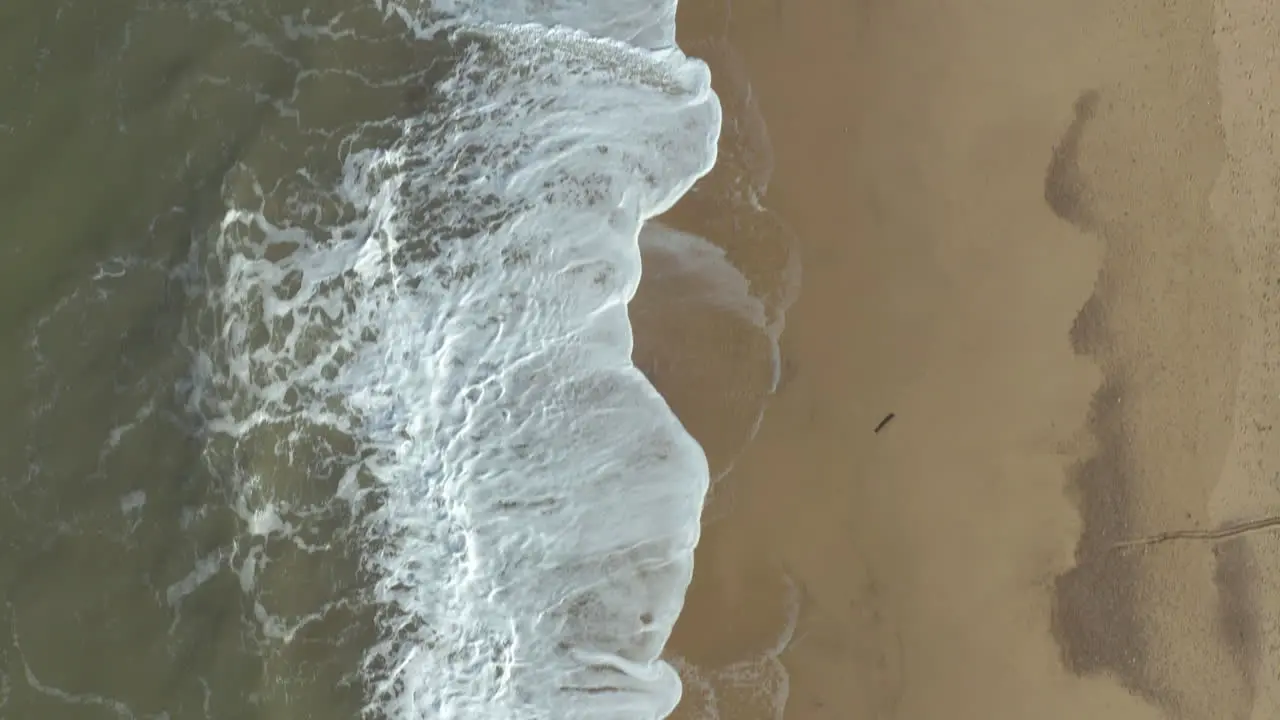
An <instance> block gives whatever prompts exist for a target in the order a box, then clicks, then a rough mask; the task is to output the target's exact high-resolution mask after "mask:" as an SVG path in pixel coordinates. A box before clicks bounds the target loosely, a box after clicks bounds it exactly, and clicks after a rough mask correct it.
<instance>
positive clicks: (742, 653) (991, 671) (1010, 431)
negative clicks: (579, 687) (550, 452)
mask: <svg viewBox="0 0 1280 720" xmlns="http://www.w3.org/2000/svg"><path fill="white" fill-rule="evenodd" d="M729 10H731V13H732V15H731V18H730V20H729V22H728V39H729V42H730V43H731V44H732V46H733V47H734V48H736V49H737V51H738V52H739V53H740V54H741V56H742V59H743V62H744V65H745V67H746V70H747V71H748V73H749V77H750V79H751V82H752V86H753V88H754V92H755V93H756V99H757V100H758V103H759V105H760V108H761V109H762V112H763V115H764V117H765V120H766V122H767V125H768V129H769V133H770V136H771V138H772V144H773V150H774V154H775V157H776V163H777V165H776V171H775V173H774V174H773V178H772V184H771V186H770V188H769V191H768V193H767V195H766V197H765V200H764V204H765V205H766V206H767V207H769V208H770V209H771V210H773V211H775V212H776V213H777V214H778V215H779V216H780V217H782V218H784V219H785V220H786V221H787V223H789V225H790V227H791V228H792V229H793V230H794V233H795V235H796V237H797V238H798V243H799V247H800V252H801V255H802V259H803V264H804V282H803V288H802V292H801V294H800V297H799V300H798V302H797V303H796V304H795V305H794V307H792V308H791V311H790V312H789V313H788V316H787V324H786V332H785V334H784V335H783V339H782V344H783V356H784V359H785V364H786V370H785V372H784V373H783V377H784V382H783V385H782V387H781V388H780V389H779V392H778V393H777V395H776V396H775V397H774V398H773V400H772V402H771V404H770V406H769V409H768V411H767V413H766V416H765V420H764V423H763V426H762V428H761V431H760V433H759V435H758V436H757V437H756V438H755V440H754V441H753V442H752V443H751V444H750V445H749V446H748V449H747V451H746V453H745V455H744V456H743V457H741V458H740V459H739V460H738V462H737V464H736V466H735V468H734V470H733V471H732V472H731V473H730V474H729V475H728V476H727V477H726V478H725V479H724V480H722V481H721V482H720V483H719V484H718V485H717V486H716V488H715V492H714V495H713V498H712V503H711V505H710V507H709V509H708V513H707V523H706V531H705V537H704V540H703V543H702V545H701V547H700V550H699V558H698V560H699V564H698V567H697V571H696V575H695V580H694V585H693V588H692V589H691V592H690V596H689V600H688V604H687V608H686V611H685V614H684V615H683V616H682V621H681V624H680V626H679V627H678V629H677V633H676V636H675V638H674V640H673V642H672V645H671V653H672V655H673V656H676V657H680V658H684V659H685V661H686V662H687V664H688V665H689V666H690V667H691V668H692V670H693V674H696V676H697V678H700V680H699V681H696V682H691V683H690V685H689V688H688V691H687V697H686V703H685V705H684V707H683V708H682V711H681V713H680V715H679V716H680V717H687V718H696V717H700V716H702V715H703V714H705V712H706V708H707V707H708V705H709V703H710V700H709V698H710V697H711V695H712V694H714V695H715V697H716V700H717V702H718V705H719V711H720V716H721V717H723V718H726V720H728V719H732V720H754V719H755V718H775V717H785V718H787V720H823V719H826V718H831V719H832V720H836V719H839V720H864V719H865V720H933V719H935V718H938V719H944V718H945V719H948V720H956V719H958V720H969V719H972V720H979V719H981V720H1006V719H1007V720H1023V719H1025V718H1046V719H1050V720H1052V719H1055V718H1061V719H1062V720H1068V719H1070V720H1076V719H1078V718H1091V719H1093V718H1096V719H1097V720H1144V719H1150V720H1157V719H1162V720H1163V719H1167V720H1200V719H1204V720H1236V719H1240V720H1246V719H1247V720H1267V719H1269V718H1274V717H1276V716H1277V714H1278V713H1280V707H1277V703H1278V702H1280V701H1278V700H1277V699H1276V698H1277V697H1280V693H1277V687H1276V686H1277V685H1278V684H1280V680H1277V678H1280V672H1278V671H1280V658H1278V657H1277V653H1280V650H1276V649H1275V648H1280V642H1277V640H1280V623H1277V619H1278V618H1277V613H1278V612H1280V610H1278V608H1280V597H1277V593H1280V528H1277V526H1276V524H1275V523H1272V522H1271V518H1274V517H1276V516H1277V515H1280V447H1277V445H1278V444H1280V440H1277V434H1276V429H1275V428H1277V427H1280V422H1278V421H1280V393H1278V391H1277V388H1280V382H1278V380H1280V378H1277V376H1276V373H1277V370H1280V359H1277V358H1280V352H1277V350H1278V349H1277V347H1276V343H1277V339H1278V338H1280V227H1277V224H1278V221H1277V217H1276V205H1277V201H1278V200H1280V197H1278V191H1277V190H1276V188H1277V186H1278V185H1277V174H1278V173H1280V162H1278V160H1280V158H1278V157H1277V155H1278V149H1277V147H1276V145H1275V141H1274V139H1273V138H1274V135H1275V132H1276V130H1277V129H1280V117H1277V114H1276V111H1275V109H1276V107H1277V101H1280V67H1277V65H1278V64H1280V59H1277V58H1276V57H1275V55H1274V53H1272V51H1271V48H1272V47H1273V44H1274V43H1273V42H1272V41H1270V40H1268V38H1274V37H1275V36H1276V33H1277V31H1280V27H1277V24H1278V23H1277V19H1276V14H1275V11H1274V10H1272V9H1271V6H1269V5H1268V4H1266V3H1263V2H1260V1H1259V0H1220V1H1219V2H1217V3H1213V2H1205V1H1195V2H1188V1H1186V0H1177V1H1175V2H1167V3H1160V2H1134V1H1132V0H1129V1H1124V2H1118V3H1117V2H1100V1H1094V0H1090V1H1088V2H1084V3H1081V2H1074V1H1073V2H1068V1H1066V0H1036V1H1034V2H1026V1H1025V0H980V1H979V2H972V1H968V0H966V1H965V2H960V1H959V0H946V1H944V2H922V1H921V0H903V1H902V2H896V3H883V2H872V1H867V0H856V1H855V2H847V1H843V0H814V2H810V3H788V4H779V3H774V2H750V3H748V2H739V3H734V4H733V5H732V7H731V8H730V7H729V6H728V5H721V4H717V3H708V4H706V5H701V6H694V5H693V4H692V3H686V4H685V6H684V7H683V8H682V13H683V16H682V22H683V25H682V27H681V30H682V32H683V33H684V35H685V38H686V39H685V41H684V42H685V44H686V46H691V44H692V42H691V41H694V40H696V39H698V38H701V37H708V36H716V35H719V34H721V33H722V32H724V27H725V19H726V12H727V11H729ZM715 69H716V67H715V65H714V64H713V70H715ZM723 75H724V73H723V72H722V73H721V76H722V77H723ZM685 212H686V213H691V214H693V215H696V214H697V212H698V210H697V208H696V207H694V208H692V209H686V211H685ZM679 215H680V213H679V212H677V213H676V216H677V217H678V216H679ZM748 274H750V273H749V272H748ZM711 356H713V354H712V353H708V357H711ZM716 357H719V358H721V360H719V361H720V362H725V363H732V353H723V352H722V353H720V355H718V356H716ZM681 392H683V393H685V394H682V395H681V396H680V397H678V398H673V404H674V405H676V406H677V408H679V407H680V406H681V405H684V406H697V405H698V403H699V400H698V397H697V391H696V389H693V390H690V389H688V388H685V389H683V390H682V391H681ZM710 402H712V401H711V400H704V401H703V404H704V405H705V404H707V403H710ZM890 413H892V414H893V415H894V418H893V420H892V421H891V422H889V423H888V424H887V425H884V426H883V427H882V428H881V430H880V431H879V432H875V428H876V427H877V426H878V425H879V424H880V423H881V422H882V421H883V419H884V418H885V417H886V416H888V415H889V414H890ZM691 426H692V424H691ZM692 429H694V431H695V434H697V428H696V427H693V428H692ZM789 584H790V585H791V586H792V587H794V590H795V596H796V597H797V598H798V605H799V616H798V622H797V624H796V627H795V631H794V636H793V637H792V638H791V641H790V643H789V644H788V645H787V646H786V648H785V650H783V651H782V652H781V653H780V655H779V659H780V660H781V664H782V666H783V667H785V671H786V676H789V693H788V698H787V701H786V706H785V712H783V713H781V714H778V713H775V711H774V709H773V708H771V707H769V705H770V702H769V698H768V697H767V695H768V692H767V691H768V690H769V688H768V687H766V686H767V685H768V684H769V683H770V682H775V681H777V680H778V679H780V678H782V677H783V675H782V672H781V668H779V667H777V666H776V663H774V662H773V661H772V660H771V659H770V655H771V654H772V652H771V651H772V650H773V649H775V648H774V646H775V645H776V644H777V642H778V638H779V634H780V632H782V631H783V630H784V626H785V624H786V620H787V597H788V585H789ZM693 674H691V677H693V676H694V675H693ZM762 688H763V690H762Z"/></svg>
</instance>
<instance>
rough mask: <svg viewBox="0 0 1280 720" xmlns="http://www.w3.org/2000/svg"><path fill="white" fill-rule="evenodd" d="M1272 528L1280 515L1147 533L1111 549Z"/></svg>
mask: <svg viewBox="0 0 1280 720" xmlns="http://www.w3.org/2000/svg"><path fill="white" fill-rule="evenodd" d="M1273 530H1280V516H1276V515H1272V516H1268V517H1263V518H1258V519H1256V520H1249V521H1246V522H1241V523H1235V524H1232V525H1227V526H1226V527H1222V528H1218V529H1217V530H1169V531H1167V532H1162V533H1157V534H1155V535H1147V536H1145V537H1140V538H1134V539H1132V540H1123V541H1121V542H1118V543H1116V544H1114V545H1112V546H1111V549H1112V550H1128V549H1131V548H1135V547H1145V546H1148V545H1157V544H1159V543H1164V542H1169V541H1171V540H1210V541H1215V542H1216V541H1219V540H1229V539H1231V538H1234V537H1239V536H1241V535H1252V534H1255V533H1260V532H1268V531H1273Z"/></svg>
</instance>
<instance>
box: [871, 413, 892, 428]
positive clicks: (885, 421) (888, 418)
mask: <svg viewBox="0 0 1280 720" xmlns="http://www.w3.org/2000/svg"><path fill="white" fill-rule="evenodd" d="M895 417H896V415H894V414H893V413H889V414H888V415H885V416H884V419H883V420H881V421H880V424H879V425H877V426H876V429H875V432H880V431H881V430H883V429H884V428H885V426H886V425H888V424H889V423H890V422H891V421H892V420H893V418H895Z"/></svg>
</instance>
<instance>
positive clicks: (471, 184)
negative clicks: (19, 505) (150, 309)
mask: <svg viewBox="0 0 1280 720" xmlns="http://www.w3.org/2000/svg"><path fill="white" fill-rule="evenodd" d="M632 4H633V5H634V6H635V7H634V8H631V9H626V8H623V9H624V10H626V12H620V11H619V8H618V6H616V5H609V4H598V5H592V4H589V3H582V4H569V3H559V4H557V3H546V2H537V3H534V2H524V3H508V4H505V5H504V4H502V3H483V4H482V3H463V2H441V3H438V4H437V5H436V6H435V7H434V8H425V9H423V8H412V7H406V6H387V8H386V10H387V11H388V14H392V13H395V14H398V15H400V16H401V17H403V18H405V19H407V20H409V21H410V22H411V23H413V24H414V25H415V26H416V27H417V28H418V31H419V33H421V34H422V35H423V36H424V38H423V42H426V41H427V40H428V38H427V37H426V36H427V35H431V38H430V39H431V41H433V42H437V43H444V44H447V46H448V47H449V48H450V51H451V52H452V53H453V61H454V62H453V65H452V66H451V68H450V69H449V70H448V72H447V73H446V74H445V75H444V77H443V79H439V80H437V81H435V82H434V85H433V87H432V93H433V97H435V98H438V105H437V106H434V107H433V108H432V109H431V110H430V111H429V112H427V113H426V114H425V115H421V116H418V117H414V118H410V119H407V120H403V121H399V120H394V119H391V120H386V121H380V122H376V123H366V124H363V125H361V126H359V127H356V128H353V129H352V131H351V133H350V135H349V137H347V138H346V139H345V140H344V141H343V142H342V143H341V144H340V147H341V148H343V152H344V153H345V155H344V160H343V168H342V173H341V178H340V180H339V181H338V182H336V183H334V184H333V185H332V187H329V186H326V185H325V184H324V183H323V181H321V180H319V179H318V178H319V177H320V176H319V175H318V174H317V173H316V172H313V171H312V170H311V169H309V168H307V167H303V166H299V167H297V168H292V169H290V168H284V169H281V168H280V167H279V166H278V164H277V163H278V160H276V161H274V162H273V163H271V164H262V165H255V164H253V163H251V162H248V163H242V164H241V165H240V166H239V167H238V168H237V169H236V170H235V171H234V172H233V173H232V174H231V175H230V176H229V177H228V179H227V183H226V191H225V197H226V201H227V204H228V209H227V211H226V214H225V216H224V218H223V220H222V222H221V224H220V226H219V227H218V229H217V232H216V237H215V238H214V240H213V242H214V244H215V252H214V259H213V261H212V262H206V263H205V264H204V266H203V267H202V268H201V273H202V274H203V277H204V283H205V284H204V286H203V291H204V292H203V296H202V297H203V301H204V306H203V309H202V311H201V314H200V315H199V317H198V318H197V319H196V320H195V321H193V326H194V327H200V328H203V332H204V333H205V335H204V338H203V339H202V340H201V341H199V342H197V343H196V345H197V346H198V360H197V363H196V388H195V390H196V391H195V393H194V402H195V405H196V406H197V408H198V409H199V410H200V412H201V413H202V415H203V416H204V417H205V418H206V420H207V423H208V428H209V431H210V434H211V436H212V437H214V440H213V441H211V446H217V445H218V440H217V438H219V437H220V438H224V439H225V440H226V443H225V444H228V445H230V446H232V447H233V448H234V452H235V453H238V454H242V455H243V454H249V455H254V454H255V453H265V454H266V455H272V456H275V457H283V458H286V459H287V460H288V463H287V464H288V465H290V466H292V467H293V468H294V469H293V470H287V469H282V467H281V463H279V462H275V463H274V464H271V465H270V468H269V469H259V470H254V471H251V472H249V473H248V475H247V476H246V477H244V478H242V481H243V483H244V484H245V487H246V488H248V490H246V493H247V494H253V493H257V497H259V498H260V500H259V501H257V502H256V504H254V503H249V502H246V503H244V505H243V507H242V512H241V515H242V517H244V518H245V521H246V526H247V527H248V526H250V525H251V526H253V527H257V528H259V529H260V530H261V531H262V533H263V534H271V533H285V532H286V531H288V532H293V530H290V528H291V527H292V526H291V525H289V523H288V522H286V521H285V520H283V519H282V518H284V517H286V516H292V515H300V514H301V515H305V514H307V513H308V512H311V511H310V510H308V509H307V508H308V507H309V506H308V505H307V503H308V502H314V503H318V505H323V504H324V503H325V502H326V501H327V500H330V499H332V498H340V499H342V500H343V501H344V502H346V503H347V504H349V506H350V508H351V511H352V516H353V517H354V518H355V519H356V524H357V528H358V531H357V535H358V537H359V538H360V541H359V543H360V547H361V550H362V553H363V557H364V571H365V572H366V573H367V575H368V577H369V578H370V579H371V581H372V588H373V589H372V592H371V593H370V594H369V598H368V599H369V600H370V601H371V602H373V603H374V604H375V605H376V607H377V608H378V613H377V628H378V632H377V640H376V642H375V644H374V645H373V647H371V648H370V649H369V650H368V653H367V655H366V657H365V661H364V663H363V678H362V679H363V680H364V682H365V683H366V684H367V687H368V697H369V702H368V706H367V712H368V714H369V715H370V716H371V717H385V718H390V719H391V720H399V719H401V718H406V719H407V718H414V719H417V718H433V719H434V718H441V719H452V718H459V719H460V718H483V719H485V720H507V719H510V720H525V719H528V720H534V719H540V718H555V719H556V720H561V719H564V720H573V719H574V718H591V719H592V720H609V719H611V718H617V719H619V720H622V719H627V720H633V719H634V720H639V719H641V718H659V717H663V716H665V715H666V714H667V713H669V712H670V710H671V709H672V707H674V705H675V703H676V701H677V700H678V698H679V694H680V683H679V679H678V677H677V675H676V673H675V672H674V671H673V670H672V668H671V667H670V666H669V665H667V664H666V663H664V662H662V661H661V660H660V659H659V655H660V653H661V651H662V648H663V646H664V644H665V642H666V639H667V637H668V634H669V632H670V629H671V627H672V625H673V623H674V622H675V619H676V616H677V614H678V613H679V611H680V608H681V605H682V603H683V596H684V591H685V588H686V587H687V585H688V582H689V579H690V574H691V568H692V551H693V547H694V545H695V543H696V541H697V537H698V533H699V515H700V512H701V509H702V504H703V501H704V495H705V492H706V490H707V485H708V469H707V463H706V459H705V456H704V453H703V451H702V449H701V448H700V447H699V446H698V444H697V443H696V442H694V440H693V439H692V438H691V437H690V436H689V435H688V433H686V432H685V430H684V429H683V428H682V426H681V425H680V423H679V422H678V421H677V420H676V418H675V417H674V415H673V414H672V412H671V411H670V409H669V408H668V407H667V405H666V403H665V402H664V401H663V399H662V398H661V397H660V396H659V395H658V393H657V392H656V391H655V390H654V388H653V387H652V386H651V385H650V384H649V383H648V382H647V381H646V380H645V378H644V377H643V376H642V375H641V374H640V372H639V371H637V370H636V369H635V367H634V366H633V365H632V363H631V350H632V339H631V328H630V325H629V323H628V319H627V302H628V301H629V300H630V298H631V297H632V295H633V294H634V293H635V290H636V286H637V283H638V281H639V276H640V255H639V250H638V248H637V237H638V235H639V232H640V228H641V224H642V222H643V221H644V219H645V218H648V217H651V216H653V215H656V214H658V213H660V212H662V211H664V210H666V209H667V208H669V207H670V206H671V205H672V204H673V203H674V202H675V200H676V199H677V198H679V197H680V196H681V195H682V194H683V193H684V192H685V191H686V190H688V188H689V187H690V185H691V184H692V183H693V182H694V180H696V179H697V178H698V177H700V176H701V175H703V174H704V173H706V172H707V171H708V169H709V168H710V167H711V165H712V163H713V161H714V156H715V145H716V138H717V132H718V128H719V122H720V109H719V104H718V102H717V100H716V97H715V94H714V93H713V92H712V91H711V89H710V84H709V76H708V72H707V69H706V66H705V65H703V64H702V63H701V62H698V61H695V60H691V59H689V58H686V57H685V56H684V55H683V54H682V53H680V51H679V50H678V49H676V48H675V47H674V46H673V42H672V38H671V34H672V27H673V26H672V18H673V17H674V6H673V5H671V6H666V5H659V6H653V5H652V4H650V3H641V2H639V1H638V0H637V1H636V2H633V3H632ZM588 8H592V9H590V10H589V11H588ZM606 8H607V9H608V12H606V11H605V9H606ZM644 8H652V9H651V10H644ZM451 14H452V15H458V14H462V16H463V17H464V20H465V22H458V21H456V20H453V21H448V22H446V20H445V18H447V16H449V15H451ZM516 21H519V22H520V23H521V24H516ZM530 23H535V24H530ZM556 24H559V25H565V26H568V27H552V26H553V25H556ZM445 25H449V26H450V32H449V34H448V37H447V39H446V38H443V37H442V36H441V35H439V34H438V33H437V34H434V35H432V33H434V32H435V31H436V30H439V29H440V28H442V27H444V26H445ZM744 310H745V308H744ZM317 438H318V439H317ZM308 463H310V464H311V465H316V464H318V463H319V464H325V463H327V464H328V465H329V466H330V467H329V468H328V469H327V470H326V473H323V474H332V473H333V471H332V467H331V466H332V465H333V464H335V463H338V464H342V463H345V466H344V467H343V469H342V470H341V472H339V473H337V474H338V475H339V476H340V477H339V479H338V480H337V482H336V483H335V484H334V486H333V488H332V493H331V495H332V498H328V499H326V498H321V499H320V500H319V501H315V500H314V499H312V500H306V499H305V498H312V497H313V496H314V495H315V494H316V490H315V488H304V490H302V491H298V490H297V487H296V486H298V485H303V486H306V485H307V483H308V481H309V480H310V477H309V476H308V471H307V467H306V466H307V464H308ZM299 465H301V466H302V470H298V469H297V467H298V466H299ZM262 467H263V468H265V467H266V466H265V465H263V466H262ZM317 474H321V473H317ZM268 476H270V477H268ZM316 484H317V485H319V484H320V483H319V482H318V481H317V483H316ZM263 486H268V487H265V488H264V487H263ZM288 487H292V488H293V490H291V491H288V492H287V491H286V490H284V489H282V488H288ZM290 492H292V495H291V494H290ZM261 498H266V499H261ZM300 498H302V499H300ZM265 517H269V518H270V519H271V521H270V522H264V521H263V518H265ZM299 538H300V539H298V540H297V542H299V543H304V542H311V541H310V540H307V539H306V538H301V536H299ZM250 559H251V560H252V561H253V563H255V565H254V566H253V567H249V561H248V560H247V561H246V563H245V567H244V568H242V583H243V584H244V585H245V587H246V588H248V587H251V586H252V585H253V582H254V581H253V578H252V576H253V574H254V573H255V572H257V570H256V568H257V565H256V563H257V562H258V557H257V556H256V555H252V556H250ZM246 568H247V570H246ZM263 623H264V625H266V624H268V620H266V619H264V620H263ZM291 632H292V631H291V630H290V631H283V630H282V631H280V632H278V633H274V634H275V635H277V636H280V637H288V635H289V634H290V633H291Z"/></svg>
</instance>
